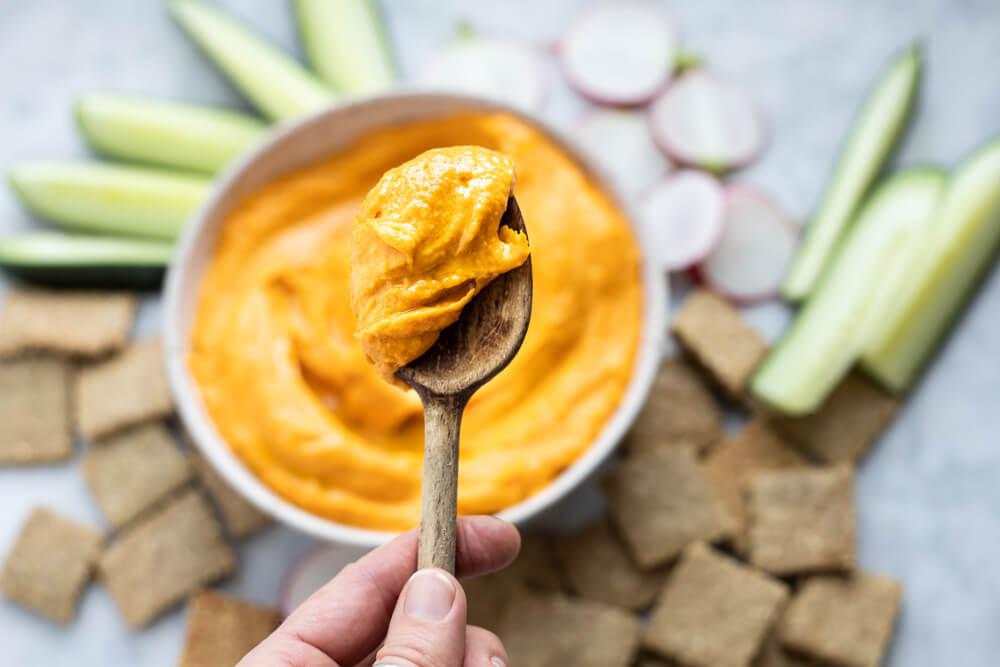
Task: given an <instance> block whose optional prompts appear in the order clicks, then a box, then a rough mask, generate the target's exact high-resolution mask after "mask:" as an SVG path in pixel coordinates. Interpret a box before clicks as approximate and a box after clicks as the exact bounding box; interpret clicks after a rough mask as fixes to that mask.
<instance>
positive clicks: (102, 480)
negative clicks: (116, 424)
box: [83, 423, 193, 528]
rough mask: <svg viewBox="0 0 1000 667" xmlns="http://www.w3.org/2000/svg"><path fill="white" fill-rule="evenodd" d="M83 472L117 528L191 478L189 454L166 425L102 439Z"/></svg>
mask: <svg viewBox="0 0 1000 667" xmlns="http://www.w3.org/2000/svg"><path fill="white" fill-rule="evenodd" d="M83 475H84V478H85V479H86V480H87V484H88V485H89V486H90V490H91V492H92V493H93V494H94V497H95V498H96V499H97V504H98V505H100V507H101V510H102V511H103V512H104V516H105V517H107V519H108V522H109V523H111V525H112V526H115V527H116V528H120V527H121V526H124V525H125V524H126V523H128V522H129V521H131V520H132V519H134V518H135V517H137V516H139V515H140V514H141V513H142V512H144V511H145V510H147V509H149V508H150V507H152V506H153V504H155V503H156V502H157V501H158V500H160V499H161V498H163V497H164V496H166V495H167V494H168V493H170V492H171V491H174V490H175V489H177V488H180V486H181V485H183V484H184V483H186V482H187V481H188V480H190V479H191V477H192V475H193V470H192V468H191V464H190V463H189V462H188V460H187V457H186V456H184V454H183V453H182V452H181V450H180V449H179V448H178V447H177V445H176V443H174V439H173V437H171V435H170V433H169V432H168V431H167V429H166V428H165V427H164V426H163V425H162V424H157V423H153V424H147V425H145V426H139V427H137V428H134V429H131V430H129V431H125V432H124V433H120V434H118V435H115V436H112V437H110V438H108V439H107V440H106V441H104V442H101V443H99V444H97V446H95V447H94V448H93V449H91V451H90V452H89V453H88V454H87V456H86V457H85V458H84V460H83Z"/></svg>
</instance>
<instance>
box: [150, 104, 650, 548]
mask: <svg viewBox="0 0 1000 667" xmlns="http://www.w3.org/2000/svg"><path fill="white" fill-rule="evenodd" d="M475 110H503V111H506V112H508V113H511V114H514V115H516V116H518V117H520V118H521V119H523V120H524V121H526V122H528V123H530V124H531V125H533V126H535V127H538V128H539V129H540V130H542V131H543V132H544V133H545V134H547V135H549V136H550V137H551V138H552V139H553V140H554V141H555V142H556V143H557V144H559V145H560V146H561V147H562V148H564V149H565V150H566V152H567V153H569V154H570V155H572V156H573V157H574V158H575V159H576V160H577V162H579V163H580V164H581V166H582V167H583V168H584V169H585V170H586V171H587V172H589V173H590V174H591V175H592V176H593V177H594V178H595V179H597V180H598V181H599V182H600V183H602V184H603V185H604V187H605V188H606V189H607V190H608V192H609V193H610V194H611V195H612V196H613V197H614V198H615V199H616V200H617V201H618V203H619V204H620V205H622V208H623V210H626V211H627V210H628V209H627V208H626V207H625V206H624V203H623V202H622V200H621V198H620V197H618V196H617V194H616V192H615V191H614V189H613V188H612V187H611V186H610V185H608V184H609V183H610V180H609V179H608V178H607V177H606V176H605V175H604V174H603V173H601V172H600V170H599V169H597V168H596V167H594V165H593V164H592V163H591V161H590V160H589V159H588V158H586V156H585V155H584V154H583V152H582V151H581V150H580V149H579V148H577V147H576V146H575V145H574V144H573V143H572V142H571V141H570V140H568V139H566V138H564V137H562V136H561V135H560V134H559V133H558V132H556V131H554V130H553V129H552V128H550V127H549V126H547V125H545V124H544V123H542V122H540V121H539V120H537V119H536V118H533V117H530V116H527V115H525V114H524V113H521V112H519V111H516V110H514V109H511V108H507V107H504V106H503V105H499V104H496V103H494V102H489V101H486V100H481V99H476V98H471V97H465V96H459V95H444V94H421V93H400V94H391V95H382V96H378V97H373V98H368V99H362V100H358V101H355V102H351V103H349V104H345V105H342V106H338V107H336V108H333V109H329V110H326V111H322V112H320V113H317V114H315V115H313V116H310V117H308V118H305V119H303V120H301V121H299V122H297V123H294V124H291V125H285V126H283V127H280V128H278V129H276V130H274V131H273V132H272V133H271V134H270V136H269V137H267V138H266V139H265V140H264V141H263V142H262V143H261V144H260V145H259V146H258V147H257V148H256V149H255V150H254V151H252V152H251V153H250V154H248V155H246V156H245V157H243V158H242V159H241V160H239V161H237V163H236V164H234V165H233V166H231V167H230V168H229V169H228V170H227V171H226V172H225V173H224V174H223V175H222V176H221V177H220V178H219V179H218V180H217V182H216V184H215V187H214V189H213V191H212V194H211V196H210V197H209V198H208V201H207V202H206V203H205V204H204V205H203V206H202V207H201V209H200V210H199V211H198V212H197V213H196V214H195V215H194V217H193V218H192V219H191V220H190V221H189V223H188V224H187V226H186V227H185V229H184V232H183V233H182V234H181V238H180V240H179V243H178V246H177V251H176V253H175V256H174V260H173V263H172V266H171V268H170V271H169V273H168V275H167V281H166V294H165V300H164V344H165V349H166V362H167V372H168V374H169V378H170V385H171V388H172V390H173V392H174V397H175V399H176V402H177V406H178V410H179V412H180V416H181V420H182V421H183V424H184V426H185V427H186V429H187V431H188V433H189V434H190V436H191V438H192V439H193V440H194V442H195V444H196V445H197V446H198V448H199V449H200V450H201V452H202V453H203V454H204V455H205V457H206V458H207V459H208V461H209V462H210V464H211V465H213V466H214V467H215V469H216V470H218V471H219V473H220V474H221V475H222V477H223V478H224V479H225V480H226V481H227V482H229V484H230V485H231V486H232V487H233V488H234V489H236V490H237V491H238V492H239V493H240V494H242V495H243V496H244V497H246V498H247V500H249V501H250V502H251V503H253V504H254V505H256V506H257V507H258V508H260V509H261V510H263V511H264V512H266V513H268V514H270V515H272V516H274V517H275V518H276V519H278V520H279V521H281V522H283V523H286V524H288V525H290V526H294V527H295V528H298V529H299V530H302V531H304V532H306V533H309V534H311V535H313V536H315V537H318V538H322V539H325V540H329V541H332V542H336V543H340V544H345V545H352V546H358V547H372V546H376V545H378V544H381V543H382V542H385V541H386V540H387V539H389V538H390V537H392V534H391V533H385V532H379V531H372V530H364V529H362V528H356V527H353V526H346V525H343V524H338V523H335V522H333V521H330V520H329V519H325V518H322V517H319V516H316V515H314V514H310V513H309V512H307V511H305V510H304V509H302V508H300V507H297V506H296V505H293V504H292V503H290V502H288V501H287V500H285V499H284V498H281V497H280V496H278V495H277V494H276V493H275V492H274V491H272V490H271V489H270V488H269V487H267V486H265V485H264V484H263V483H262V482H260V480H258V479H257V478H256V477H255V476H254V474H253V473H252V472H251V471H250V470H249V469H248V468H247V467H246V466H245V465H244V464H243V462H242V461H240V459H239V458H237V457H236V456H235V455H234V454H233V452H232V451H231V450H230V448H229V447H228V446H227V445H226V442H225V441H224V440H223V438H222V436H221V435H220V434H219V432H218V430H216V428H215V424H214V423H213V422H212V419H211V417H210V416H209V415H208V412H207V411H206V409H205V406H204V404H203V403H202V400H201V395H200V392H199V389H198V386H197V384H196V382H195V380H194V378H193V377H192V376H191V374H190V372H189V371H188V366H187V363H186V359H187V355H188V348H189V345H190V332H191V328H192V324H193V321H194V317H195V312H196V306H197V300H198V295H199V291H200V286H201V281H202V276H203V275H204V273H205V270H206V268H207V266H208V264H209V262H210V261H211V258H212V253H213V249H214V246H215V242H216V237H217V236H218V234H219V231H220V229H221V228H222V225H223V223H224V222H225V219H226V217H227V215H228V214H229V211H230V210H232V208H233V206H234V204H236V203H237V202H239V201H240V200H241V199H242V198H243V197H245V196H246V195H248V194H249V193H251V192H253V191H255V190H257V189H258V188H259V187H260V186H262V185H263V184H265V183H267V182H269V181H272V180H274V179H275V178H276V177H278V176H280V175H282V174H285V173H287V172H290V171H292V170H294V169H296V168H299V167H302V166H305V165H308V164H311V163H313V162H316V161H318V160H320V159H321V158H323V157H326V156H328V155H331V154H334V153H337V152H338V151H341V150H344V149H346V148H347V147H348V146H349V145H350V144H351V143H352V142H354V141H355V140H357V139H358V138H360V137H362V136H364V135H366V134H368V133H369V132H372V131H374V130H377V129H379V128H384V127H387V126H392V125H396V124H399V123H405V122H409V121H415V120H419V119H421V118H427V117H433V116H440V115H442V114H449V113H455V112H461V111H475ZM629 217H630V220H632V221H633V226H634V228H635V231H636V234H637V236H638V237H639V238H640V241H641V240H642V236H643V233H642V230H641V228H640V227H639V226H638V225H637V224H635V222H634V221H635V218H634V216H631V215H630V216H629ZM528 226H529V228H530V226H531V221H530V220H529V221H528ZM642 246H643V247H644V248H646V247H649V246H648V245H647V244H645V243H642ZM642 271H643V274H642V281H643V291H644V303H643V327H642V334H641V340H640V343H639V349H638V354H637V355H636V361H635V368H634V370H633V373H632V379H631V382H630V383H629V385H628V388H627V390H626V393H625V397H624V400H623V401H622V403H621V405H619V407H618V409H617V410H616V411H615V413H614V414H613V415H612V417H611V419H610V420H609V421H608V422H607V424H606V425H605V426H604V428H603V430H602V431H601V432H600V434H599V435H598V437H597V438H596V439H595V440H594V442H593V443H592V444H591V446H590V448H589V449H587V451H586V452H585V453H584V454H583V455H582V456H581V457H580V458H579V459H577V460H576V462H574V463H573V465H571V466H570V467H569V468H567V469H566V470H565V471H564V472H563V473H562V474H561V475H559V477H557V478H556V479H555V480H553V482H552V483H551V484H549V485H548V486H547V487H546V488H545V489H544V490H542V491H541V492H539V493H537V494H536V495H534V496H532V497H531V498H528V499H527V500H524V501H522V502H520V503H518V504H517V505H514V506H513V507H510V508H508V509H506V510H504V511H503V512H501V513H500V516H502V517H503V518H504V519H507V520H509V521H512V522H514V523H515V524H522V523H525V522H527V521H528V520H529V519H531V518H532V517H535V516H536V515H538V514H539V513H541V512H543V511H544V510H545V509H546V508H548V507H549V506H551V505H552V504H553V503H555V502H556V501H558V500H559V499H560V498H562V497H563V496H565V495H566V494H567V493H568V492H569V491H570V490H572V489H573V488H575V487H576V486H577V485H579V484H580V482H582V481H583V480H584V479H586V478H587V477H588V476H589V475H590V474H591V473H592V472H593V471H594V470H595V469H596V468H597V467H598V466H599V465H600V464H601V462H602V461H604V460H605V459H606V458H607V457H608V455H609V454H610V453H611V452H612V451H613V450H614V448H615V446H616V445H617V444H618V442H619V441H620V440H621V438H622V436H623V435H624V434H625V431H626V430H627V429H628V427H629V425H630V424H631V422H632V420H633V419H634V418H635V415H636V413H637V412H638V410H639V407H640V406H641V405H642V402H643V400H644V399H645V397H646V394H647V392H648V391H649V387H650V384H651V383H652V379H653V376H654V374H655V372H656V369H657V366H658V363H659V359H660V354H661V341H662V336H663V331H664V323H665V314H666V307H667V295H666V288H665V281H664V278H663V275H662V273H661V272H660V271H659V270H658V269H656V268H654V266H653V263H652V262H651V261H650V259H649V257H647V256H646V255H645V253H644V255H643V269H642ZM234 400H238V397H234Z"/></svg>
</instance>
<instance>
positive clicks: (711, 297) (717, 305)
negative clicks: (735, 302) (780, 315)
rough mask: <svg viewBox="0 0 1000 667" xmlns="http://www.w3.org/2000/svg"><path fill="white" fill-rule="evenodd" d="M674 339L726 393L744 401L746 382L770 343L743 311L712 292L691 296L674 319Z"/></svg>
mask: <svg viewBox="0 0 1000 667" xmlns="http://www.w3.org/2000/svg"><path fill="white" fill-rule="evenodd" d="M671 330H672V331H673V333H674V336H676V337H677V340H678V341H679V342H680V344H681V345H682V346H683V347H684V349H685V350H687V351H688V352H689V353H690V354H691V356H693V357H694V358H695V360H697V361H698V363H699V364H701V365H702V366H703V367H704V368H705V370H707V371H708V373H709V374H710V375H711V376H712V377H713V378H714V379H715V381H716V382H718V383H719V385H720V386H721V387H722V388H723V389H725V390H726V393H728V394H729V395H730V396H733V397H734V398H741V397H742V396H743V389H744V387H746V383H747V380H749V379H750V375H751V373H753V370H754V368H756V366H757V364H758V362H760V360H761V358H763V356H764V354H765V353H766V352H767V343H765V342H764V339H763V338H761V337H760V335H759V334H758V333H757V332H756V331H754V330H753V329H752V328H751V327H750V326H749V325H748V324H747V323H746V321H744V319H743V317H742V316H741V315H740V312H739V311H738V310H736V309H735V308H733V307H732V306H731V305H729V303H727V302H726V301H725V300H723V299H722V298H721V297H719V296H718V295H716V294H714V293H713V292H711V291H709V290H704V289H699V290H696V291H694V292H693V293H692V294H691V296H689V297H688V299H687V301H685V302H684V305H682V306H681V308H680V310H679V311H678V312H677V316H676V317H675V318H674V323H673V325H672V327H671Z"/></svg>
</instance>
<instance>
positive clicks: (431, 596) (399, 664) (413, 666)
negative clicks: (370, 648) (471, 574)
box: [375, 569, 465, 667]
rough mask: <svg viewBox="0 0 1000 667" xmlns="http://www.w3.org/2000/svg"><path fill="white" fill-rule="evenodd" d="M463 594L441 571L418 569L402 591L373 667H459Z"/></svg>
mask: <svg viewBox="0 0 1000 667" xmlns="http://www.w3.org/2000/svg"><path fill="white" fill-rule="evenodd" d="M464 659H465V592H464V591H463V590H462V587H461V586H460V585H459V583H458V580H457V579H455V577H453V576H451V575H450V574H448V573H447V572H445V571H444V570H437V569H427V570H418V571H417V572H416V574H414V575H413V576H412V577H410V580H409V581H408V582H406V587H405V588H403V592H402V594H400V596H399V600H398V601H397V602H396V610H395V611H394V612H393V615H392V620H391V621H390V623H389V632H388V633H387V634H386V637H385V644H384V645H383V646H382V648H381V649H380V650H379V652H378V654H377V655H376V656H375V665H376V667H389V666H390V665H391V666H392V667H462V663H463V661H464Z"/></svg>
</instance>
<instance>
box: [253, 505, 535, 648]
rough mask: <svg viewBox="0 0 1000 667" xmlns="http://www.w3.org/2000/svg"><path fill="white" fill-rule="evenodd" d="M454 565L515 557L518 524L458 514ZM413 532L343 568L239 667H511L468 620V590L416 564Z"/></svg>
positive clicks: (468, 567) (483, 570) (465, 571)
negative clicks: (516, 525) (466, 591)
mask: <svg viewBox="0 0 1000 667" xmlns="http://www.w3.org/2000/svg"><path fill="white" fill-rule="evenodd" d="M457 538H458V540H457V543H458V554H457V558H456V569H457V570H458V575H459V576H462V577H468V576H476V575H480V574H487V573H489V572H493V571H495V570H499V569H501V568H503V567H505V566H506V565H508V564H509V563H510V562H511V561H512V560H514V557H515V556H516V555H517V552H518V550H519V549H520V545H521V538H520V536H519V535H518V533H517V529H516V528H514V526H512V525H511V524H509V523H507V522H505V521H502V520H500V519H497V518H494V517H488V516H469V517H459V519H458V533H457ZM416 563H417V531H416V529H414V530H411V531H410V532H408V533H404V534H403V535H400V536H399V537H397V538H396V539H394V540H393V541H392V542H389V543H388V544H385V545H383V546H381V547H379V548H378V549H375V550H374V551H372V552H371V553H369V554H368V555H366V556H364V557H363V558H361V559H360V560H358V561H357V562H355V563H352V564H351V565H348V566H347V567H345V568H344V569H343V570H342V571H341V572H340V574H338V575H337V576H336V577H334V578H333V579H332V580H331V581H330V582H329V583H327V584H326V585H325V586H323V588H321V589H319V590H318V591H316V592H315V593H314V594H313V595H312V596H311V597H310V598H309V599H308V600H306V601H305V602H303V603H302V605H301V606H300V607H299V608H298V609H296V610H295V611H294V612H292V614H291V615H290V616H289V617H288V618H287V619H285V622H284V623H282V624H281V626H280V627H279V628H278V629H277V630H275V631H274V632H273V633H272V634H271V636H270V637H268V638H267V639H265V640H264V641H263V642H261V643H260V644H259V645H258V646H257V648H255V649H254V650H252V651H251V652H250V653H248V654H247V655H246V656H245V657H244V658H243V660H241V661H240V663H239V665H237V667H349V666H352V667H353V666H355V665H357V666H358V667H368V666H370V665H373V664H374V665H379V666H381V665H384V666H385V667H389V666H392V667H506V665H507V653H506V651H505V650H504V647H503V644H502V643H501V642H500V639H499V638H498V637H497V636H496V635H494V634H493V633H492V632H490V631H488V630H485V629H483V628H479V627H475V626H467V625H466V623H465V610H466V600H465V592H464V591H463V590H462V586H461V585H460V584H459V583H458V580H457V579H455V577H453V576H451V575H450V574H448V573H447V572H445V571H444V570H420V571H419V572H416V573H414V571H415V569H416Z"/></svg>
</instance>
